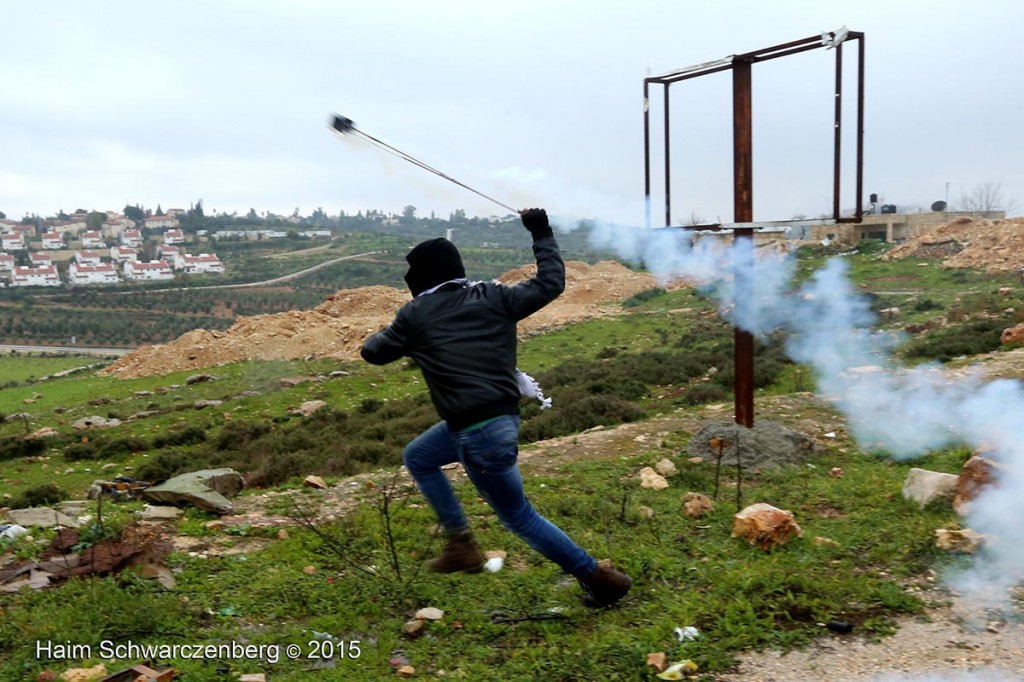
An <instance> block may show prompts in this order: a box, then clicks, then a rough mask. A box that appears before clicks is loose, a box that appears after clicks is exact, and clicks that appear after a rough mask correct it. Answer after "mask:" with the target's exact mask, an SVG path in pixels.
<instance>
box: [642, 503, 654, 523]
mask: <svg viewBox="0 0 1024 682" xmlns="http://www.w3.org/2000/svg"><path fill="white" fill-rule="evenodd" d="M638 511H639V512H640V516H642V517H644V518H645V519H648V520H649V519H653V518H654V510H653V509H651V508H650V507H647V506H643V505H641V507H640V509H639V510H638Z"/></svg>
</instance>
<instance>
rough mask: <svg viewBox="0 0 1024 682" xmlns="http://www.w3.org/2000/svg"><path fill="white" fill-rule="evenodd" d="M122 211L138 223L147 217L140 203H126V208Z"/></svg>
mask: <svg viewBox="0 0 1024 682" xmlns="http://www.w3.org/2000/svg"><path fill="white" fill-rule="evenodd" d="M121 213H124V215H125V217H126V218H131V219H132V220H134V221H135V222H136V223H141V222H142V221H143V220H145V219H146V212H145V211H143V210H142V208H141V207H140V206H138V205H135V206H128V205H127V204H126V205H125V207H124V210H122V211H121Z"/></svg>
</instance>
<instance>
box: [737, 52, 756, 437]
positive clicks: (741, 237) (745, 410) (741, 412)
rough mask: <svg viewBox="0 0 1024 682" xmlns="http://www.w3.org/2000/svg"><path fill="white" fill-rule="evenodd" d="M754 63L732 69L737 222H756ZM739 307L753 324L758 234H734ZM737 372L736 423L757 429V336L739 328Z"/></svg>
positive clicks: (740, 63)
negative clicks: (755, 359) (755, 410)
mask: <svg viewBox="0 0 1024 682" xmlns="http://www.w3.org/2000/svg"><path fill="white" fill-rule="evenodd" d="M752 92H753V91H752V87H751V62H750V61H749V60H743V61H736V62H734V63H733V69H732V106H733V128H732V130H733V182H734V190H733V191H734V194H733V214H734V217H733V220H735V221H736V222H737V223H750V222H753V220H754V183H753V169H754V162H753V159H754V136H753V115H752V101H751V100H752ZM733 242H734V243H733V250H734V253H735V256H736V263H735V268H736V270H735V275H734V276H735V283H736V287H735V297H736V300H735V305H736V314H737V317H738V318H739V319H741V320H743V319H747V320H749V319H750V317H751V315H752V313H753V308H754V290H753V275H754V230H753V229H752V228H740V229H737V230H736V231H735V232H734V236H733ZM734 340H735V359H734V366H735V371H736V378H735V391H734V393H735V400H736V423H737V424H741V425H743V426H746V427H747V428H753V426H754V335H753V334H752V333H751V332H749V331H744V330H743V329H740V327H738V326H737V327H736V328H735V331H734Z"/></svg>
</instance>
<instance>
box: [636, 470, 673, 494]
mask: <svg viewBox="0 0 1024 682" xmlns="http://www.w3.org/2000/svg"><path fill="white" fill-rule="evenodd" d="M640 487H641V488H648V489H650V490H664V489H665V488H667V487H668V481H666V480H665V477H664V476H662V475H661V474H659V473H658V472H657V471H655V470H654V469H652V468H651V467H644V468H643V469H641V470H640Z"/></svg>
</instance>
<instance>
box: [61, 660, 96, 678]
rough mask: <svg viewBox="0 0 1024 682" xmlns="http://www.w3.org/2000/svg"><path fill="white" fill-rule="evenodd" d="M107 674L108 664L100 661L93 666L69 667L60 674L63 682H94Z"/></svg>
mask: <svg viewBox="0 0 1024 682" xmlns="http://www.w3.org/2000/svg"><path fill="white" fill-rule="evenodd" d="M106 674H107V666H105V665H103V664H102V663H99V664H97V665H94V666H93V667H91V668H68V669H67V670H65V671H64V672H62V673H61V674H60V679H61V680H62V681H63V682H93V681H94V680H98V679H100V678H101V677H105V676H106Z"/></svg>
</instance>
